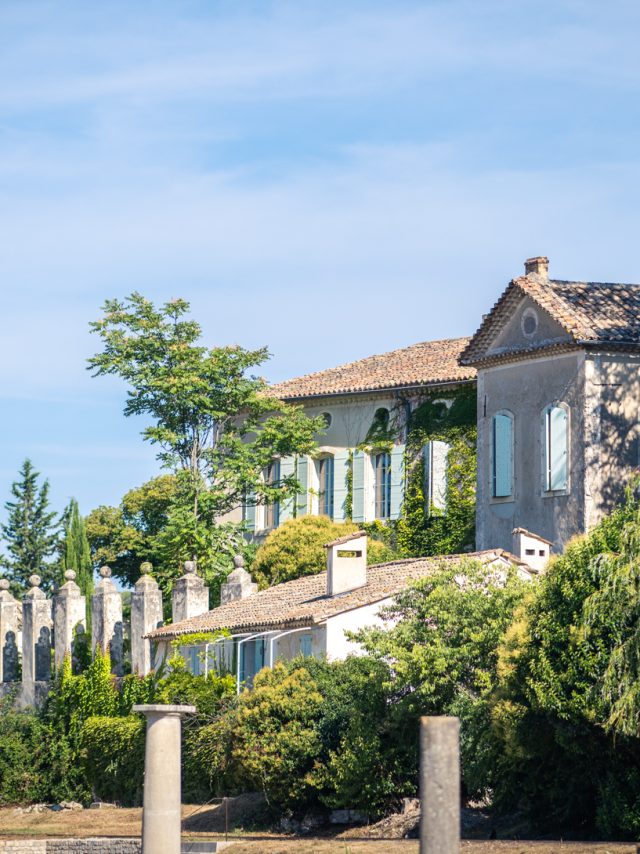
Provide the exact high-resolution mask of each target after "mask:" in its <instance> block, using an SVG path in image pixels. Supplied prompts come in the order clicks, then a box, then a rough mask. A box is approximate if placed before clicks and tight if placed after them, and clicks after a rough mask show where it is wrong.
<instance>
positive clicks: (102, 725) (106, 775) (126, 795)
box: [80, 715, 145, 806]
mask: <svg viewBox="0 0 640 854" xmlns="http://www.w3.org/2000/svg"><path fill="white" fill-rule="evenodd" d="M144 744H145V723H144V720H143V719H142V718H141V717H140V716H138V715H129V716H128V717H122V718H114V717H90V718H88V719H87V720H86V721H85V722H84V724H83V726H82V732H81V734H80V746H81V750H82V753H81V756H82V762H83V767H84V773H85V775H86V778H87V781H88V784H89V786H90V787H91V790H92V792H93V794H94V796H95V797H97V798H101V799H102V800H107V801H117V802H118V803H121V804H123V805H125V806H137V805H139V804H140V803H141V802H142V798H141V796H142V780H143V776H144Z"/></svg>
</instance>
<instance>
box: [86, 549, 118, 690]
mask: <svg viewBox="0 0 640 854" xmlns="http://www.w3.org/2000/svg"><path fill="white" fill-rule="evenodd" d="M100 575H101V576H102V580H101V581H99V582H98V584H97V586H96V589H95V592H94V594H93V596H92V597H91V649H92V651H93V653H94V655H95V652H96V649H99V650H100V651H101V652H102V653H103V655H106V653H107V651H108V652H109V654H110V656H111V672H112V673H115V675H116V676H122V674H123V672H124V670H123V643H124V624H123V622H122V596H121V595H120V593H119V592H118V590H117V588H116V586H115V584H114V583H113V581H111V569H110V568H109V567H108V566H103V567H101V568H100Z"/></svg>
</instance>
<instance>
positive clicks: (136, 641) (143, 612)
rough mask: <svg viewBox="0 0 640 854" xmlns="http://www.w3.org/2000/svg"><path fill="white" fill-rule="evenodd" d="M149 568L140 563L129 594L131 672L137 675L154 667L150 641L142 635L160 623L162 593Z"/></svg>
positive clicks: (142, 674) (150, 567)
mask: <svg viewBox="0 0 640 854" xmlns="http://www.w3.org/2000/svg"><path fill="white" fill-rule="evenodd" d="M151 570H152V566H151V564H150V563H143V564H142V566H141V567H140V572H141V573H142V575H141V576H140V578H139V579H138V581H136V585H135V589H134V591H133V593H132V594H131V672H132V673H137V674H138V675H139V676H146V675H147V673H149V672H150V671H151V670H153V669H154V661H153V658H152V648H151V641H149V640H147V639H146V638H145V637H144V635H146V634H147V632H150V631H153V629H157V628H159V627H160V626H161V625H162V593H161V592H160V588H159V587H158V583H157V582H156V580H155V579H154V578H152V576H151V574H150V573H151Z"/></svg>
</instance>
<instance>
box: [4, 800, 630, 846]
mask: <svg viewBox="0 0 640 854" xmlns="http://www.w3.org/2000/svg"><path fill="white" fill-rule="evenodd" d="M201 813H202V808H201V807H197V806H190V805H185V806H183V808H182V816H183V821H184V825H185V833H184V836H185V838H190V839H207V838H208V839H220V838H221V834H220V833H219V832H217V833H206V832H203V831H202V830H201V829H200V828H197V829H196V826H197V824H196V822H195V821H194V819H195V818H196V817H197V816H199V815H200V814H201ZM189 826H192V827H194V830H193V831H191V832H189V831H188V829H187V828H189ZM141 830H142V810H140V809H103V810H78V811H77V812H75V811H74V812H71V811H69V812H68V811H64V812H52V811H50V810H47V811H46V812H42V813H16V812H15V811H14V810H13V809H12V808H10V807H9V808H4V809H0V839H3V838H4V839H7V838H9V839H12V838H13V839H15V838H29V837H33V838H35V837H42V836H49V837H55V836H58V837H60V836H67V837H74V836H76V837H82V836H140V833H141ZM234 838H235V839H236V840H237V841H235V843H234V844H233V845H232V846H231V847H229V848H228V849H226V850H227V851H228V852H229V854H382V852H383V851H384V852H385V854H387V852H388V854H417V852H418V843H417V841H414V840H411V841H404V840H403V841H391V840H366V841H365V840H357V839H349V840H344V839H343V840H337V839H291V838H285V837H278V836H275V835H269V834H264V833H238V832H234V833H233V834H230V840H231V839H234ZM637 852H638V848H637V846H636V845H635V844H630V843H613V842H599V843H580V842H565V843H562V842H503V841H500V842H480V841H464V842H462V854H637Z"/></svg>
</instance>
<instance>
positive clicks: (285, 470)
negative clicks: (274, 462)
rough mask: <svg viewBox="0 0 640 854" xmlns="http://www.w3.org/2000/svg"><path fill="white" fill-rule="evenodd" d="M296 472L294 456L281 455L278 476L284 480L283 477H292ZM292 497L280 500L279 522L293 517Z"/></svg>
mask: <svg viewBox="0 0 640 854" xmlns="http://www.w3.org/2000/svg"><path fill="white" fill-rule="evenodd" d="M295 472H296V458H295V457H294V456H288V457H283V458H282V459H281V460H280V478H281V480H284V478H285V477H292V476H293V475H294V474H295ZM294 501H295V499H294V497H293V495H291V496H289V498H284V499H282V500H281V501H280V520H279V521H280V524H282V523H283V522H286V521H287V519H291V518H292V517H293V505H294Z"/></svg>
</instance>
